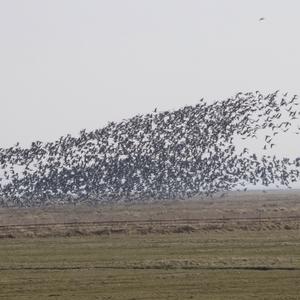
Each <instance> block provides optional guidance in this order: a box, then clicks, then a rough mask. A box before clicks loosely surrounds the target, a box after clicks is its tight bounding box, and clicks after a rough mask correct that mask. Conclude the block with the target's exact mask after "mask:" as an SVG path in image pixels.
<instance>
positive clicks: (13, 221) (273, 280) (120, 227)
mask: <svg viewBox="0 0 300 300" xmlns="http://www.w3.org/2000/svg"><path fill="white" fill-rule="evenodd" d="M299 209H300V198H299V193H298V192H288V193H276V194H275V193H271V192H268V193H266V194H264V193H259V194H255V193H251V194H250V193H246V194H245V195H244V194H243V195H238V196H237V195H229V196H228V197H225V198H222V199H220V198H219V199H218V200H216V199H210V200H208V199H207V200H204V201H202V202H199V201H198V202H197V201H194V200H193V201H188V202H184V203H183V202H180V201H176V202H170V203H165V204H161V203H152V204H132V205H129V204H120V205H115V206H101V207H93V208H92V207H75V208H71V207H70V208H68V209H67V208H40V209H12V208H6V209H4V208H3V209H1V211H0V215H1V229H0V234H1V237H2V238H1V239H0V299H7V300H10V299H21V300H22V299H24V300H25V299H33V300H35V299H75V300H76V299H128V300H129V299H131V300H133V299H300V296H299V295H300V250H299V249H300V229H299V226H300V221H299V219H298V218H297V216H299V215H300V214H299ZM54 224H59V225H54ZM12 225H17V226H12Z"/></svg>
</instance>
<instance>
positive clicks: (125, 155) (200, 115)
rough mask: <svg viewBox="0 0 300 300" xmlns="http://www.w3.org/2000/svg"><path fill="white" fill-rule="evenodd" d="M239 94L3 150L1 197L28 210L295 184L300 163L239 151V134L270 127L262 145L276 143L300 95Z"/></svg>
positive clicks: (256, 133)
mask: <svg viewBox="0 0 300 300" xmlns="http://www.w3.org/2000/svg"><path fill="white" fill-rule="evenodd" d="M237 95H238V96H233V97H231V98H228V99H226V100H221V101H217V102H214V103H212V104H208V103H206V102H205V101H201V104H199V103H198V104H196V105H194V106H193V105H190V106H188V105H185V106H183V107H182V108H180V109H177V110H175V111H163V112H157V109H155V110H154V111H153V112H150V113H147V114H144V115H136V116H133V117H131V118H129V119H125V120H122V121H121V122H109V123H108V124H107V125H106V126H104V127H102V128H99V129H95V130H92V131H87V130H85V129H83V130H81V131H80V134H79V136H78V137H73V136H71V135H65V136H61V137H60V138H59V139H57V140H56V141H54V142H45V143H44V142H40V141H34V142H32V143H31V146H29V147H28V148H23V147H21V146H20V145H19V144H16V145H15V146H12V147H9V148H0V199H1V203H2V205H3V203H5V205H8V206H12V207H13V206H21V207H32V206H37V205H39V206H42V205H49V203H50V204H51V203H52V204H53V203H54V204H70V203H73V204H76V203H86V204H91V205H95V204H97V203H107V202H111V203H115V202H119V201H127V202H130V201H152V200H159V199H160V200H164V199H174V198H178V199H185V198H189V197H194V196H199V195H205V196H211V195H214V194H216V193H219V192H220V193H221V194H222V193H225V192H227V191H230V190H235V189H237V187H238V186H245V185H247V184H258V183H260V184H262V185H264V186H268V185H270V184H280V185H284V186H288V185H289V183H290V182H293V181H294V180H299V179H300V175H299V174H300V172H299V168H300V163H299V161H300V160H294V161H291V160H289V159H287V158H282V159H281V158H277V157H276V156H275V155H274V156H273V157H271V156H270V155H268V153H267V151H266V152H265V151H264V153H266V154H265V155H263V156H262V158H260V156H259V155H258V154H256V153H253V152H252V151H251V150H250V148H243V150H239V149H238V147H236V144H235V139H234V137H236V136H238V137H240V138H241V139H242V140H244V141H245V142H248V141H249V139H251V138H252V137H256V136H257V137H259V136H260V133H263V132H264V131H263V130H264V129H265V130H272V131H273V132H274V133H273V135H271V134H270V133H269V135H264V137H265V138H264V142H265V143H266V144H265V145H264V148H263V149H264V150H269V149H270V148H273V147H275V142H274V141H273V137H274V136H275V135H277V134H279V132H280V133H281V134H285V132H287V131H289V130H290V129H291V128H293V125H295V121H294V119H293V118H294V117H295V115H296V114H299V112H300V111H299V109H298V108H297V105H298V104H299V102H298V101H297V99H298V98H297V97H296V96H294V97H292V100H290V101H289V99H286V97H287V94H286V95H285V94H284V95H283V97H284V99H285V100H284V102H283V101H282V97H281V96H280V94H279V92H278V91H276V92H274V93H270V94H267V95H263V94H261V93H260V92H259V91H256V92H254V93H253V92H247V93H243V92H239V93H238V94H237ZM287 106H288V109H287ZM286 110H288V114H287V113H286V114H285V111H286ZM294 112H297V113H296V114H295V113H294ZM298 130H299V131H300V127H298ZM274 140H275V138H274ZM271 141H272V143H271ZM269 145H270V147H269ZM267 146H268V147H267ZM288 170H290V171H288ZM3 199H4V200H3Z"/></svg>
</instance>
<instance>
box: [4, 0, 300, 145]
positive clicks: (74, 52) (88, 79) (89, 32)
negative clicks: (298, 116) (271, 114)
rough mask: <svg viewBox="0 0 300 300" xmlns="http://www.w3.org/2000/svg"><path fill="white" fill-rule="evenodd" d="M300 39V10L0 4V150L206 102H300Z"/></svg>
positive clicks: (182, 2)
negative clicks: (294, 98)
mask: <svg viewBox="0 0 300 300" xmlns="http://www.w3.org/2000/svg"><path fill="white" fill-rule="evenodd" d="M260 17H265V18H266V20H265V21H264V22H259V21H258V20H259V18H260ZM299 36H300V1H299V0H285V1H283V0H244V1H241V0H151V1H150V0H105V1H104V0H102V1H101V0H80V1H79V0H0V105H1V106H0V107H1V118H0V126H1V130H0V147H6V146H10V145H12V144H15V143H16V142H17V141H20V142H21V143H22V144H24V145H25V144H29V143H30V142H31V141H33V140H37V139H39V140H43V141H46V140H54V139H56V138H58V137H59V136H61V135H64V134H67V133H71V134H77V133H78V132H79V131H80V130H81V129H83V128H87V129H96V128H99V127H102V126H103V125H105V124H106V123H107V121H110V120H115V121H118V120H121V119H122V118H128V117H131V116H133V115H135V114H138V113H146V112H149V111H152V110H153V109H154V108H155V107H158V109H159V110H166V109H176V108H178V107H181V106H183V105H185V104H195V103H196V102H197V100H198V99H200V98H202V97H205V98H206V99H207V100H208V101H212V100H217V99H223V98H227V97H230V96H232V95H234V94H235V93H236V92H238V91H244V92H247V91H255V90H260V91H262V92H273V91H275V90H277V89H280V90H282V91H288V92H290V93H292V94H293V93H297V94H300V76H299V71H300V38H299ZM285 145H288V147H289V148H293V149H294V150H295V149H296V148H297V149H299V148H300V147H298V146H299V143H298V144H297V143H296V141H295V139H290V140H286V141H285Z"/></svg>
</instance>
